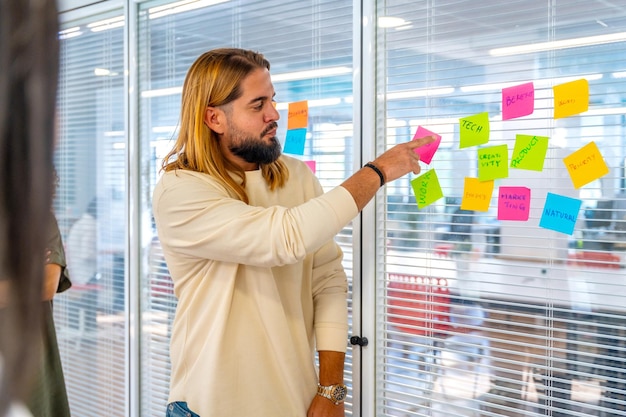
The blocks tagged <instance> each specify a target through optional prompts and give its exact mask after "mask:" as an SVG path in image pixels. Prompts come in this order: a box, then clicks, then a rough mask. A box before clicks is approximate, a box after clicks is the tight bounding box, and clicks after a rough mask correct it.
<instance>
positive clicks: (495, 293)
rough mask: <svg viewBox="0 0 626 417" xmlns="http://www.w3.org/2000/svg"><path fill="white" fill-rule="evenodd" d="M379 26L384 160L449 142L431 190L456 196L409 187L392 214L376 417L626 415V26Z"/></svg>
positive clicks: (395, 18)
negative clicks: (430, 136) (416, 144)
mask: <svg viewBox="0 0 626 417" xmlns="http://www.w3.org/2000/svg"><path fill="white" fill-rule="evenodd" d="M377 13H378V18H379V20H378V23H379V25H378V34H377V87H376V89H377V90H376V93H377V97H379V101H378V103H377V105H378V109H379V113H380V114H381V115H382V114H384V117H381V123H380V125H379V126H378V130H377V143H378V144H379V145H382V146H386V147H389V146H391V145H393V144H395V143H399V142H403V141H407V140H410V139H411V138H412V137H413V135H414V134H415V133H416V132H417V130H418V128H419V127H422V128H425V129H428V130H430V131H432V132H434V133H437V134H439V135H441V137H442V140H441V144H440V146H439V149H438V150H437V152H436V153H435V154H434V157H433V160H432V162H430V163H429V164H426V163H423V164H422V167H423V170H422V174H423V173H426V172H428V173H429V175H430V176H431V178H432V176H433V173H434V174H436V176H437V180H438V183H439V186H440V189H441V194H442V197H441V198H435V197H433V195H434V194H432V190H429V194H425V192H424V191H423V190H424V189H426V188H427V185H428V184H429V183H428V182H424V179H425V177H420V178H417V177H416V176H409V178H407V179H406V180H401V181H397V182H396V183H394V184H393V185H389V186H387V187H386V195H385V199H383V200H382V201H380V202H379V207H378V209H379V210H377V212H380V213H382V216H381V219H380V220H381V221H380V222H379V223H378V230H377V233H378V239H377V241H378V242H379V246H378V250H379V251H380V253H381V254H383V259H384V260H385V262H384V264H381V265H378V271H377V272H378V277H379V280H378V283H377V285H378V288H377V289H378V293H379V294H380V297H379V300H378V301H379V306H380V308H379V310H378V311H379V312H380V314H379V315H378V322H377V324H378V328H379V344H378V346H379V347H378V351H377V358H378V361H379V363H378V365H379V369H382V370H383V372H381V373H380V374H379V379H378V381H377V386H378V390H377V410H376V415H377V416H418V415H436V416H477V415H489V416H496V415H506V416H522V415H530V414H533V415H535V413H537V414H540V415H544V414H545V415H553V416H573V415H580V416H583V415H584V416H587V415H591V416H601V415H602V416H604V415H611V416H612V415H621V414H623V411H622V410H623V409H624V404H625V403H624V400H625V399H626V397H625V394H626V391H625V389H626V386H625V385H624V383H623V379H622V378H623V376H624V368H625V365H624V358H625V356H626V355H625V352H626V343H625V340H624V324H623V323H624V321H623V317H624V316H623V315H624V309H623V305H624V303H625V301H626V300H625V297H626V288H625V286H624V279H623V276H624V269H623V268H624V266H625V265H626V264H625V260H626V257H625V253H626V252H625V251H624V248H625V247H626V244H625V243H624V242H626V231H625V229H624V227H623V225H624V223H625V219H624V215H625V214H626V207H625V206H624V204H625V201H626V194H625V192H626V189H625V188H624V185H625V177H624V159H625V155H626V147H625V146H624V136H625V133H626V131H625V124H626V120H625V118H624V114H625V113H626V112H625V108H624V102H625V101H626V84H624V82H623V77H624V69H625V68H626V54H625V53H624V52H626V35H625V34H624V32H623V31H621V32H620V30H623V28H624V17H623V14H622V13H620V12H617V10H616V9H615V7H614V5H613V4H609V3H602V4H600V3H595V2H584V1H569V2H567V3H558V4H557V3H555V2H549V1H541V0H533V1H528V0H523V1H521V0H520V1H509V2H506V3H503V2H497V1H487V2H481V3H480V4H478V3H475V2H469V1H458V0H449V1H427V2H418V3H415V2H406V1H399V0H398V1H396V0H380V1H378V2H377ZM383 18H384V19H383ZM620 28H621V29H620ZM531 83H532V84H531ZM577 87H579V88H577ZM587 89H588V98H587ZM587 104H588V105H587ZM568 109H573V110H572V111H571V113H567V111H568ZM481 132H482V133H487V134H484V135H481V134H480V133H481ZM498 146H499V147H500V148H495V147H498ZM500 152H502V153H500ZM498 155H501V157H498ZM592 161H593V162H595V163H597V165H591V163H592ZM589 166H591V167H592V168H588V167H589ZM489 168H492V169H491V170H490V169H489ZM497 168H502V169H501V170H500V169H497ZM412 181H413V182H412ZM428 198H433V200H434V201H433V202H432V203H431V202H430V201H428V200H427V199H428Z"/></svg>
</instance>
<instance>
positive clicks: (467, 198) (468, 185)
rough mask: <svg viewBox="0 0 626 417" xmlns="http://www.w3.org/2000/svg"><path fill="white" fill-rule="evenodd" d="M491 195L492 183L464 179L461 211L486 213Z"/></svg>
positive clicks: (468, 178) (476, 179)
mask: <svg viewBox="0 0 626 417" xmlns="http://www.w3.org/2000/svg"><path fill="white" fill-rule="evenodd" d="M492 194H493V181H480V180H479V179H478V178H470V177H465V186H464V188H463V199H462V200H461V210H475V211H488V210H489V203H490V202H491V195H492Z"/></svg>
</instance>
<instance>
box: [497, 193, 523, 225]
mask: <svg viewBox="0 0 626 417" xmlns="http://www.w3.org/2000/svg"><path fill="white" fill-rule="evenodd" d="M529 214H530V188H526V187H500V189H499V191H498V220H516V221H524V222H525V221H527V220H528V216H529Z"/></svg>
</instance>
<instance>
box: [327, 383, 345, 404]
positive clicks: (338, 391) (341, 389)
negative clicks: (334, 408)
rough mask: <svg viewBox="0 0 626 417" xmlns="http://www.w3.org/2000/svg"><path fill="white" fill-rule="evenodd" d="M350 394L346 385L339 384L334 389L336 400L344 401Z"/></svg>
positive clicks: (333, 394) (333, 395) (333, 393)
mask: <svg viewBox="0 0 626 417" xmlns="http://www.w3.org/2000/svg"><path fill="white" fill-rule="evenodd" d="M347 394H348V388H347V387H346V386H345V385H337V386H336V387H335V389H333V392H332V394H331V395H332V397H333V400H335V401H343V400H344V399H345V398H346V395H347Z"/></svg>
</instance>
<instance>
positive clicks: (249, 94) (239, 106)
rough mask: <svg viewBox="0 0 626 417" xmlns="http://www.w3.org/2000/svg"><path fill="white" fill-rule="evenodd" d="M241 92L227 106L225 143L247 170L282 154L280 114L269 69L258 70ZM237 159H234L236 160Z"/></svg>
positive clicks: (226, 147) (247, 78)
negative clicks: (275, 104) (277, 136)
mask: <svg viewBox="0 0 626 417" xmlns="http://www.w3.org/2000/svg"><path fill="white" fill-rule="evenodd" d="M241 90H242V95H241V97H239V98H238V99H237V100H234V101H233V102H231V103H229V104H228V105H227V106H226V108H225V109H224V113H225V117H226V121H227V129H226V131H225V132H224V134H223V135H222V137H221V139H220V140H221V141H222V146H223V149H224V148H225V149H224V151H226V152H227V154H230V156H231V159H232V160H233V161H234V162H236V163H238V165H240V166H242V168H244V169H245V170H250V169H257V168H258V165H259V164H268V163H270V162H273V161H275V160H276V159H278V157H279V156H280V154H281V146H280V142H278V139H277V138H276V129H277V127H278V124H277V123H276V121H277V120H278V119H279V117H280V116H279V114H278V112H277V111H276V108H275V107H274V103H273V97H274V94H275V93H274V86H273V85H272V82H271V79H270V74H269V71H267V70H266V69H258V70H255V71H253V72H252V73H250V75H248V76H247V77H246V78H245V79H244V80H243V82H242V84H241ZM233 158H234V159H233Z"/></svg>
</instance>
